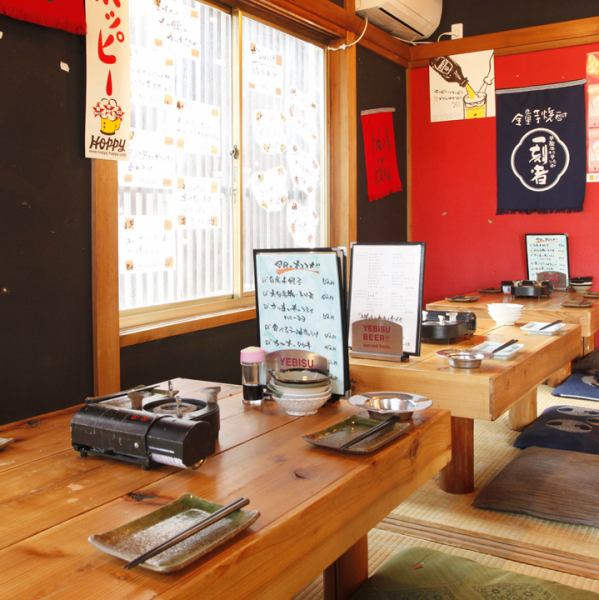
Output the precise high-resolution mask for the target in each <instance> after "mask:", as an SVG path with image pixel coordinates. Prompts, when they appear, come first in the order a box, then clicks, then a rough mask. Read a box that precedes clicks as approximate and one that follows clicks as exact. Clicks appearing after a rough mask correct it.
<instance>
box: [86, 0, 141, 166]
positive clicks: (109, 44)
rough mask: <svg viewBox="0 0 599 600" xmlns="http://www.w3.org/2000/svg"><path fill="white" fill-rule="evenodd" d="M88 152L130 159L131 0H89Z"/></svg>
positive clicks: (87, 8)
mask: <svg viewBox="0 0 599 600" xmlns="http://www.w3.org/2000/svg"><path fill="white" fill-rule="evenodd" d="M85 14H86V20H87V35H86V53H87V59H86V64H87V87H86V106H85V156H86V157H87V158H104V159H108V160H117V159H126V158H127V152H128V145H129V123H130V119H131V109H130V86H129V2H128V0H119V1H116V0H111V1H109V0H106V1H105V2H97V0H86V1H85Z"/></svg>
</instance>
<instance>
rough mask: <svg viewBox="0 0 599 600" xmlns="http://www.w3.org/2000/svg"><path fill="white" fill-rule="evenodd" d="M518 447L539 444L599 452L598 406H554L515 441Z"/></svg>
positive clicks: (547, 446) (563, 448)
mask: <svg viewBox="0 0 599 600" xmlns="http://www.w3.org/2000/svg"><path fill="white" fill-rule="evenodd" d="M514 446H516V448H528V447H529V446H539V447H541V448H555V449H557V450H574V451H576V452H588V453H591V454H599V406H598V407H597V408H596V409H595V408H586V407H582V406H564V405H558V406H552V407H551V408H548V409H547V410H545V411H543V414H542V415H541V416H540V417H538V418H537V419H535V420H534V421H533V422H532V423H531V424H530V425H529V426H528V427H527V428H526V429H525V430H524V431H523V432H522V433H521V434H520V435H519V436H518V437H517V438H516V441H515V442H514Z"/></svg>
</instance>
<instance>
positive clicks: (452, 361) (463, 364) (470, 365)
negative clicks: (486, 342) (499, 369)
mask: <svg viewBox="0 0 599 600" xmlns="http://www.w3.org/2000/svg"><path fill="white" fill-rule="evenodd" d="M486 357H487V355H486V354H485V353H484V352H456V353H454V354H449V355H448V356H447V359H448V360H449V366H451V367H455V368H456V369H478V368H480V365H481V363H482V361H483V358H486Z"/></svg>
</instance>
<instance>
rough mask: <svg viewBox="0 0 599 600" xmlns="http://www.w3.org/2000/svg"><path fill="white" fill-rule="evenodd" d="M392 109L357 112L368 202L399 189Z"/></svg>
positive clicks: (399, 181) (400, 186)
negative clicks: (359, 117)
mask: <svg viewBox="0 0 599 600" xmlns="http://www.w3.org/2000/svg"><path fill="white" fill-rule="evenodd" d="M394 112H395V109H394V108H376V109H373V110H363V111H362V112H361V113H360V114H361V117H362V136H363V139H364V160H365V162H366V181H367V183H368V201H369V202H374V201H375V200H380V199H381V198H384V197H385V196H388V195H389V194H392V193H393V192H401V190H402V185H401V180H400V178H399V170H398V168H397V155H396V153H395V131H394V129H393V113H394Z"/></svg>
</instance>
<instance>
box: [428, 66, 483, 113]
mask: <svg viewBox="0 0 599 600" xmlns="http://www.w3.org/2000/svg"><path fill="white" fill-rule="evenodd" d="M429 64H430V66H431V67H432V68H433V69H434V70H435V71H436V72H437V73H439V75H441V77H443V79H445V81H447V82H449V83H457V84H458V85H459V86H461V87H463V88H464V90H465V92H466V94H465V95H464V98H463V103H464V118H465V119H480V118H481V117H486V116H487V94H486V88H487V85H488V81H487V78H485V79H484V83H483V85H482V86H481V89H479V90H478V92H475V91H474V88H473V87H472V86H471V85H470V83H469V82H468V78H467V77H466V76H465V75H464V73H463V72H462V67H460V65H459V64H458V63H457V62H455V61H454V60H453V59H452V58H450V57H449V56H438V57H436V58H431V60H430V61H429ZM491 81H492V80H491Z"/></svg>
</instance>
